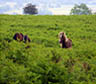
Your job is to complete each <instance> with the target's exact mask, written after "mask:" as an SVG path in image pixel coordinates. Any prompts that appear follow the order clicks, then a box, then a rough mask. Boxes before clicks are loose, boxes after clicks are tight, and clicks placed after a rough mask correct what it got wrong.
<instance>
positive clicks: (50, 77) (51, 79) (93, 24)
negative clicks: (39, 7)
mask: <svg viewBox="0 0 96 84" xmlns="http://www.w3.org/2000/svg"><path fill="white" fill-rule="evenodd" d="M95 19H96V15H87V16H86V15H81V16H76V15H73V16H31V15H15V16H13V15H0V84H95V83H96V47H95V46H96V21H95ZM60 31H64V32H65V33H66V34H67V37H69V38H71V39H72V42H73V44H72V48H71V49H62V48H60V45H59V42H58V41H59V38H58V33H59V32H60ZM16 32H22V33H23V34H26V35H28V36H29V38H30V39H31V43H26V44H25V43H24V42H17V41H15V40H13V35H14V34H15V33H16ZM27 46H30V47H29V48H27V49H26V47H27Z"/></svg>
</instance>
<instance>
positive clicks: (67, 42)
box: [59, 32, 72, 48]
mask: <svg viewBox="0 0 96 84" xmlns="http://www.w3.org/2000/svg"><path fill="white" fill-rule="evenodd" d="M59 43H60V45H61V47H62V48H71V47H72V40H71V39H69V38H67V36H66V35H65V33H64V32H60V33H59Z"/></svg>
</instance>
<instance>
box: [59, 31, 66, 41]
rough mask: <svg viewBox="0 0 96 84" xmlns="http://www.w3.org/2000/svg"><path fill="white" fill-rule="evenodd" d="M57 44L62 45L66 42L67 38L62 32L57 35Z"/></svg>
mask: <svg viewBox="0 0 96 84" xmlns="http://www.w3.org/2000/svg"><path fill="white" fill-rule="evenodd" d="M59 39H60V40H59V42H60V43H62V42H63V41H66V40H67V36H66V34H65V33H64V32H60V33H59Z"/></svg>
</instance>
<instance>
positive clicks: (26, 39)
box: [24, 35, 31, 43]
mask: <svg viewBox="0 0 96 84" xmlns="http://www.w3.org/2000/svg"><path fill="white" fill-rule="evenodd" d="M27 42H31V40H30V38H29V37H28V36H27V35H25V36H24V43H27Z"/></svg>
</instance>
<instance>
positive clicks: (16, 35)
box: [13, 33, 23, 41]
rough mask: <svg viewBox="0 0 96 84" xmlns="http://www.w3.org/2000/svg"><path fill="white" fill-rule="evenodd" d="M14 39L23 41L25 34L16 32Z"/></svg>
mask: <svg viewBox="0 0 96 84" xmlns="http://www.w3.org/2000/svg"><path fill="white" fill-rule="evenodd" d="M13 39H14V40H17V41H23V34H22V33H16V34H15V35H14V37H13Z"/></svg>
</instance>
